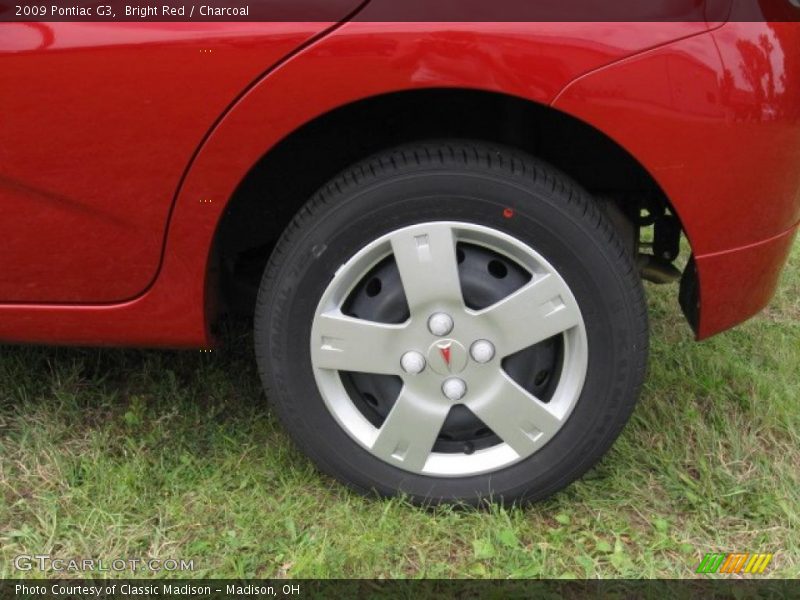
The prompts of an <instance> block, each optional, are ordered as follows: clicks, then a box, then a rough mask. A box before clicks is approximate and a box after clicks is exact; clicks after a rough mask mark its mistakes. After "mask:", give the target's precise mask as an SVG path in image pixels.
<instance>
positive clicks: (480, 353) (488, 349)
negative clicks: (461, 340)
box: [469, 340, 494, 364]
mask: <svg viewBox="0 0 800 600" xmlns="http://www.w3.org/2000/svg"><path fill="white" fill-rule="evenodd" d="M469 355H470V356H471V357H472V360H474V361H475V362H477V363H481V364H483V363H487V362H489V361H490V360H492V359H493V358H494V344H492V342H490V341H489V340H477V341H475V342H472V346H470V348H469Z"/></svg>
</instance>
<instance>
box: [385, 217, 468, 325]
mask: <svg viewBox="0 0 800 600" xmlns="http://www.w3.org/2000/svg"><path fill="white" fill-rule="evenodd" d="M391 245H392V252H393V253H394V258H395V261H396V262H397V267H398V269H399V270H400V278H401V279H402V281H403V290H404V292H405V295H406V301H407V302H408V308H409V310H410V311H411V314H414V313H416V312H422V311H425V310H427V309H428V307H430V306H432V305H439V306H441V305H449V306H461V305H463V299H462V296H461V283H460V281H459V277H458V260H457V258H456V242H455V237H454V236H453V230H452V228H451V227H450V226H449V225H448V224H445V223H429V224H425V225H420V226H416V227H411V228H407V229H402V230H400V231H398V232H396V233H395V234H393V235H392V236H391Z"/></svg>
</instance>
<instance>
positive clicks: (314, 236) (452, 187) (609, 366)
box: [255, 141, 648, 504]
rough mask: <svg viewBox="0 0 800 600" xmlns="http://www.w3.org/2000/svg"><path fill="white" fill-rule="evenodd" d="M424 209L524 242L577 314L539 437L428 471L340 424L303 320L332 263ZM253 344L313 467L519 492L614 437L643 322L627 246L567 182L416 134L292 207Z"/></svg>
mask: <svg viewBox="0 0 800 600" xmlns="http://www.w3.org/2000/svg"><path fill="white" fill-rule="evenodd" d="M509 209H510V211H513V218H509V215H510V214H511V213H510V211H509ZM504 211H505V213H504ZM435 220H447V221H464V222H471V223H477V224H482V225H485V226H488V227H492V228H494V229H497V230H500V231H502V232H505V233H507V234H510V235H511V236H513V237H515V238H517V239H519V240H522V241H524V242H525V243H526V244H528V245H530V247H532V248H534V249H535V250H536V251H537V252H538V253H540V254H541V255H542V256H544V257H545V258H546V259H547V261H549V262H550V264H552V265H553V266H554V267H555V268H556V269H557V270H558V272H559V273H560V274H561V276H562V277H563V278H564V280H565V281H566V282H567V284H568V285H569V287H570V289H571V291H572V293H573V294H574V297H575V299H576V300H577V303H578V305H579V306H580V310H581V312H582V314H583V319H584V322H585V328H586V337H587V340H588V350H589V359H588V368H587V371H586V378H585V383H584V386H583V390H582V392H581V393H580V397H579V400H578V401H577V404H576V405H575V407H574V409H573V411H572V413H571V415H570V416H569V418H568V419H567V420H566V422H565V424H564V425H563V427H562V428H561V429H560V430H559V431H558V433H557V434H555V436H554V437H553V438H552V439H551V440H550V441H549V442H548V443H547V444H546V445H545V446H544V447H542V448H541V449H540V450H538V451H537V452H535V453H534V454H532V455H531V456H529V457H527V458H525V459H524V460H521V461H520V462H517V463H515V464H512V465H510V466H508V467H505V468H503V469H501V470H498V471H495V472H492V473H490V474H484V475H472V476H464V477H431V476H428V475H420V474H416V473H410V472H408V471H405V470H402V469H399V468H397V467H395V466H392V465H390V464H388V463H386V462H383V461H382V460H380V459H378V458H377V457H376V456H374V455H372V454H371V453H370V452H368V451H366V450H365V449H364V448H363V447H362V446H360V445H359V444H358V443H356V442H355V441H354V440H353V439H352V438H351V437H350V436H349V435H348V434H347V433H346V432H345V431H344V430H343V429H342V428H341V427H340V426H339V424H338V423H337V421H336V420H335V419H334V418H333V416H332V415H331V413H330V412H329V410H328V409H327V407H326V405H325V403H324V402H323V399H322V397H321V395H320V393H319V390H318V388H317V385H316V382H315V378H314V376H313V373H312V365H311V358H310V353H311V351H310V343H309V340H310V332H311V324H312V320H313V318H314V314H315V310H316V307H317V304H318V302H319V299H320V297H321V295H322V294H323V291H324V290H325V289H326V286H327V285H328V284H329V282H330V281H331V278H332V277H333V274H334V272H335V271H336V269H337V268H338V267H339V266H340V265H342V264H343V263H345V262H346V261H347V260H348V259H349V258H350V257H351V256H353V255H354V254H355V253H356V252H358V251H359V249H360V248H361V247H363V246H364V245H365V244H367V243H369V242H370V241H371V240H374V239H377V238H379V237H380V236H382V235H384V234H386V233H387V232H389V231H393V230H396V229H398V228H400V227H404V226H407V225H411V224H415V223H420V222H424V221H435ZM255 349H256V357H257V361H258V367H259V371H260V374H261V377H262V380H263V383H264V387H265V391H266V396H267V398H268V400H269V401H270V402H271V403H272V406H273V407H274V409H275V411H276V412H277V414H278V416H279V418H280V420H281V421H282V423H283V425H284V426H285V428H286V430H287V431H288V432H289V434H290V435H291V437H292V438H293V439H294V441H295V442H296V443H297V445H298V446H299V447H300V448H301V450H302V451H303V452H304V453H305V454H306V455H307V456H308V457H310V458H311V459H312V460H313V461H314V462H315V463H316V465H317V466H318V467H319V468H320V469H321V470H322V471H324V472H325V473H327V474H329V475H332V476H333V477H335V478H337V479H339V480H340V481H343V482H344V483H346V484H347V485H349V486H350V487H352V488H353V489H355V490H357V491H359V492H362V493H377V494H379V495H382V496H392V495H395V494H403V495H406V496H407V497H408V498H410V500H411V501H413V502H417V503H431V504H436V503H440V502H456V503H466V504H478V503H480V502H481V501H483V500H486V499H494V500H499V501H502V502H505V503H510V502H517V501H522V502H529V501H535V500H539V499H542V498H544V497H546V496H549V495H551V494H553V493H554V492H556V491H558V490H560V489H561V488H563V487H565V486H566V485H568V484H569V483H570V482H572V481H574V480H575V479H576V478H578V477H580V476H581V475H582V474H583V473H584V472H585V471H586V470H587V469H589V468H590V467H591V466H592V465H594V464H595V463H596V462H597V461H598V460H599V459H600V458H601V457H602V455H603V454H604V453H605V452H606V451H607V450H608V449H609V447H610V446H611V445H612V443H613V442H614V440H615V439H616V438H617V436H618V435H619V433H620V431H621V430H622V428H623V426H624V425H625V423H626V422H627V420H628V418H629V416H630V414H631V412H632V410H633V407H634V404H635V402H636V400H637V398H638V395H639V391H640V388H641V384H642V381H643V378H644V373H645V369H646V362H647V349H648V324H647V312H646V304H645V300H644V294H643V289H642V285H641V281H640V279H639V276H638V273H637V270H636V268H635V266H634V262H633V259H632V257H631V256H630V252H629V251H628V250H627V249H626V247H625V245H624V244H623V242H622V240H621V239H620V236H619V234H618V232H617V231H616V229H615V228H614V226H613V225H612V224H611V223H610V221H609V220H608V219H607V218H606V217H605V215H604V214H603V212H602V211H601V210H600V208H599V207H598V205H597V204H596V202H594V201H593V199H592V198H591V197H590V196H589V195H588V194H587V193H586V192H585V191H584V190H582V189H581V188H580V187H579V186H578V185H577V184H576V183H575V182H573V181H572V180H570V179H569V178H568V177H566V176H565V175H563V174H562V173H560V172H558V171H557V170H556V169H554V168H552V167H551V166H549V165H546V164H544V163H542V162H540V161H537V160H535V159H533V158H531V157H530V156H527V155H525V154H523V153H520V152H518V151H516V150H513V149H509V148H505V147H499V146H495V145H489V144H484V143H473V142H462V141H452V142H449V141H443V142H427V143H420V144H417V145H411V146H404V147H400V148H397V149H394V150H390V151H387V152H385V153H383V154H381V155H378V156H375V157H373V158H370V159H368V160H366V161H364V162H362V163H360V164H358V165H355V166H354V167H352V168H350V169H348V170H347V171H345V172H343V173H342V174H340V175H339V176H338V177H336V178H335V179H334V180H333V181H331V182H330V183H328V184H327V185H325V186H324V187H323V188H322V189H321V190H320V191H319V192H317V194H316V195H315V196H314V197H313V198H312V199H311V200H310V201H309V202H308V203H307V204H306V205H305V206H304V207H303V208H302V209H301V210H300V211H299V213H298V214H297V215H296V217H295V218H294V220H293V221H292V223H291V224H290V225H289V227H288V228H287V229H286V231H285V232H284V234H283V236H282V238H281V239H280V241H279V242H278V244H277V246H276V248H275V250H274V253H273V255H272V257H271V259H270V261H269V264H268V266H267V268H266V270H265V273H264V276H263V280H262V282H261V286H260V290H259V295H258V302H257V306H256V311H255Z"/></svg>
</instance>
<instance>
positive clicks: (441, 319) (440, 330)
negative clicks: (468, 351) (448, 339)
mask: <svg viewBox="0 0 800 600" xmlns="http://www.w3.org/2000/svg"><path fill="white" fill-rule="evenodd" d="M428 330H429V331H430V332H431V333H432V334H433V335H438V336H439V337H441V336H443V335H447V334H448V333H450V332H451V331H453V317H451V316H450V315H448V314H446V313H441V312H440V313H434V314H432V315H431V316H430V318H429V319H428Z"/></svg>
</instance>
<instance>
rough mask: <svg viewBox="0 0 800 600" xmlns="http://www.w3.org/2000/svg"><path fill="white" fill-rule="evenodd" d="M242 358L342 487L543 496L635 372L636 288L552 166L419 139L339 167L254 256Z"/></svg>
mask: <svg viewBox="0 0 800 600" xmlns="http://www.w3.org/2000/svg"><path fill="white" fill-rule="evenodd" d="M255 336H256V352H257V359H258V362H259V367H260V372H261V374H262V378H263V380H264V383H265V387H266V390H267V396H268V398H269V399H270V401H272V403H273V404H274V406H275V408H276V410H277V413H278V414H279V416H280V417H281V419H282V421H283V422H284V424H285V426H286V428H287V429H288V431H289V433H290V434H291V435H292V437H293V438H294V439H295V440H296V442H297V443H298V444H299V445H300V447H301V448H302V449H303V450H304V451H305V452H306V453H307V454H308V455H309V456H310V457H311V458H312V459H313V460H314V461H315V462H316V463H317V464H318V465H319V466H320V468H322V469H323V470H324V471H326V472H327V473H330V474H331V475H334V476H335V477H337V478H339V479H341V480H343V481H345V482H346V483H348V484H349V485H351V486H353V487H355V488H356V489H358V490H360V491H376V492H378V493H380V494H383V495H391V494H396V493H404V494H407V495H408V496H410V497H411V499H413V500H415V501H418V502H440V501H458V502H467V503H476V502H479V501H480V500H481V499H482V498H488V497H493V498H497V499H501V500H504V501H514V500H534V499H538V498H542V497H544V496H547V495H549V494H551V493H553V492H554V491H556V490H558V489H560V488H561V487H563V486H564V485H566V484H567V483H569V482H570V481H572V480H574V479H575V478H576V477H578V476H580V474H581V473H583V472H584V471H585V470H586V469H587V468H589V467H590V466H591V465H592V464H594V462H595V461H596V460H598V459H599V457H600V456H601V455H602V454H603V453H604V452H605V451H606V450H607V449H608V447H609V446H610V445H611V443H612V442H613V440H614V439H615V438H616V436H617V435H618V433H619V431H620V430H621V428H622V426H623V425H624V423H625V422H626V420H627V418H628V416H629V414H630V412H631V410H632V408H633V405H634V403H635V400H636V398H637V395H638V392H639V388H640V385H641V381H642V377H643V373H644V367H645V361H646V351H647V321H646V312H645V305H644V300H643V294H642V289H641V283H640V282H639V279H638V276H637V275H636V272H635V270H634V267H633V263H632V261H631V257H630V256H629V255H628V254H627V252H626V251H625V249H624V247H623V245H622V243H621V242H620V240H619V239H618V238H617V235H616V232H615V231H614V229H613V227H612V226H611V225H610V224H609V223H608V222H607V221H606V220H605V218H604V217H603V215H602V213H601V212H600V211H599V210H598V208H597V207H596V206H595V205H594V203H593V202H592V201H591V199H590V198H588V197H587V195H586V194H585V193H584V192H582V191H581V190H580V189H579V188H577V186H575V184H573V183H572V182H570V181H569V180H568V179H567V178H566V177H564V176H563V175H561V174H559V173H558V172H556V171H555V170H553V169H552V168H550V167H548V166H546V165H543V164H541V163H538V162H536V161H534V160H533V159H531V158H529V157H527V156H523V155H520V154H518V153H516V152H514V151H512V150H509V149H505V148H497V147H490V146H485V145H482V144H468V143H429V144H421V145H419V146H413V147H404V148H400V149H397V150H394V151H390V152H387V153H386V154H384V155H382V156H377V157H375V158H373V159H370V160H368V161H366V162H365V163H362V164H360V165H357V166H355V167H353V168H352V169H350V170H348V171H347V172H346V173H343V174H342V175H341V176H339V177H338V178H337V179H336V180H334V181H333V182H332V183H331V184H329V185H327V186H326V187H325V188H324V189H323V190H321V191H320V192H319V193H318V194H317V195H316V196H315V197H314V198H313V199H312V200H311V201H310V202H309V203H308V205H307V206H306V207H304V209H303V210H301V211H300V213H299V215H298V216H297V217H296V218H295V220H294V222H293V223H292V225H291V226H290V227H289V229H288V230H287V231H286V233H285V234H284V236H283V238H282V239H281V241H280V242H279V244H278V246H277V248H276V250H275V253H274V255H273V257H272V259H271V260H270V263H269V265H268V267H267V269H266V272H265V275H264V278H263V281H262V285H261V289H260V292H259V301H258V304H257V309H256V333H255Z"/></svg>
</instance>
